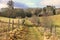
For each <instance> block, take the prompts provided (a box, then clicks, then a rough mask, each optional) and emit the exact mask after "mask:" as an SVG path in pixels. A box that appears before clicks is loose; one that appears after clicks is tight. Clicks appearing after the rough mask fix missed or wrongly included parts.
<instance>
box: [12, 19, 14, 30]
mask: <svg viewBox="0 0 60 40" xmlns="http://www.w3.org/2000/svg"><path fill="white" fill-rule="evenodd" d="M13 29H14V20H12V31H13Z"/></svg>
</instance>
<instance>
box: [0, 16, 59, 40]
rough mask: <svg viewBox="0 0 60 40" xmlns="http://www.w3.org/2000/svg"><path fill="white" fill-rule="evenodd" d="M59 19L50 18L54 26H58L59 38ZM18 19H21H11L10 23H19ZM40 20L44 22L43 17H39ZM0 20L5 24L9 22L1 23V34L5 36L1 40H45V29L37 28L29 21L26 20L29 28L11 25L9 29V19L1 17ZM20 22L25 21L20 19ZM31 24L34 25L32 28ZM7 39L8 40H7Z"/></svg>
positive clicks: (55, 17) (0, 36) (57, 17)
mask: <svg viewBox="0 0 60 40" xmlns="http://www.w3.org/2000/svg"><path fill="white" fill-rule="evenodd" d="M59 17H60V15H54V16H48V18H50V19H51V20H52V21H53V24H54V25H56V33H57V35H58V36H59V35H60V32H59V31H60V18H59ZM18 19H19V18H16V19H13V18H10V23H12V20H14V23H18ZM28 19H30V18H28ZM39 19H40V21H41V22H42V20H43V17H39ZM0 20H1V21H3V22H7V23H1V22H0V32H1V33H0V34H3V35H0V39H1V40H43V34H44V27H41V26H35V25H33V23H31V22H30V21H29V20H27V19H26V20H27V22H25V23H27V25H28V26H24V25H19V27H18V25H15V24H14V25H12V24H10V27H8V26H9V25H8V23H9V18H5V17H0ZM19 20H23V19H19ZM29 24H32V25H33V26H32V27H30V26H29ZM12 26H13V28H12ZM14 35H15V36H14ZM6 37H7V38H8V39H6ZM15 38H16V39H15ZM59 38H60V36H59Z"/></svg>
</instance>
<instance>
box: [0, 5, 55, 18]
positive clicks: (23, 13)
mask: <svg viewBox="0 0 60 40" xmlns="http://www.w3.org/2000/svg"><path fill="white" fill-rule="evenodd" d="M5 9H6V10H4V11H2V12H0V16H4V17H11V18H16V17H22V18H25V17H32V16H33V15H36V16H43V15H44V14H46V15H55V14H56V11H55V9H53V7H51V6H47V9H46V7H45V8H43V9H42V8H28V9H18V8H16V9H8V8H5ZM48 10H49V11H48Z"/></svg>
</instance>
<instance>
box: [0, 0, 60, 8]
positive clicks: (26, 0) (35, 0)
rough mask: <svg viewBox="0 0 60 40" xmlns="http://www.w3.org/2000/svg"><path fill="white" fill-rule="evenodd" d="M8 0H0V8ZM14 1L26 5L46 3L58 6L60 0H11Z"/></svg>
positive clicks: (35, 5) (38, 5) (34, 5)
mask: <svg viewBox="0 0 60 40" xmlns="http://www.w3.org/2000/svg"><path fill="white" fill-rule="evenodd" d="M7 1H9V0H0V8H5V7H7V5H6V3H7ZM13 1H14V2H18V3H23V4H26V5H27V6H28V7H32V8H36V7H44V6H46V5H54V6H56V7H60V0H13Z"/></svg>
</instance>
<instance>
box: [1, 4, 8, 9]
mask: <svg viewBox="0 0 60 40" xmlns="http://www.w3.org/2000/svg"><path fill="white" fill-rule="evenodd" d="M6 7H8V6H7V5H6V4H4V3H0V8H6Z"/></svg>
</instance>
